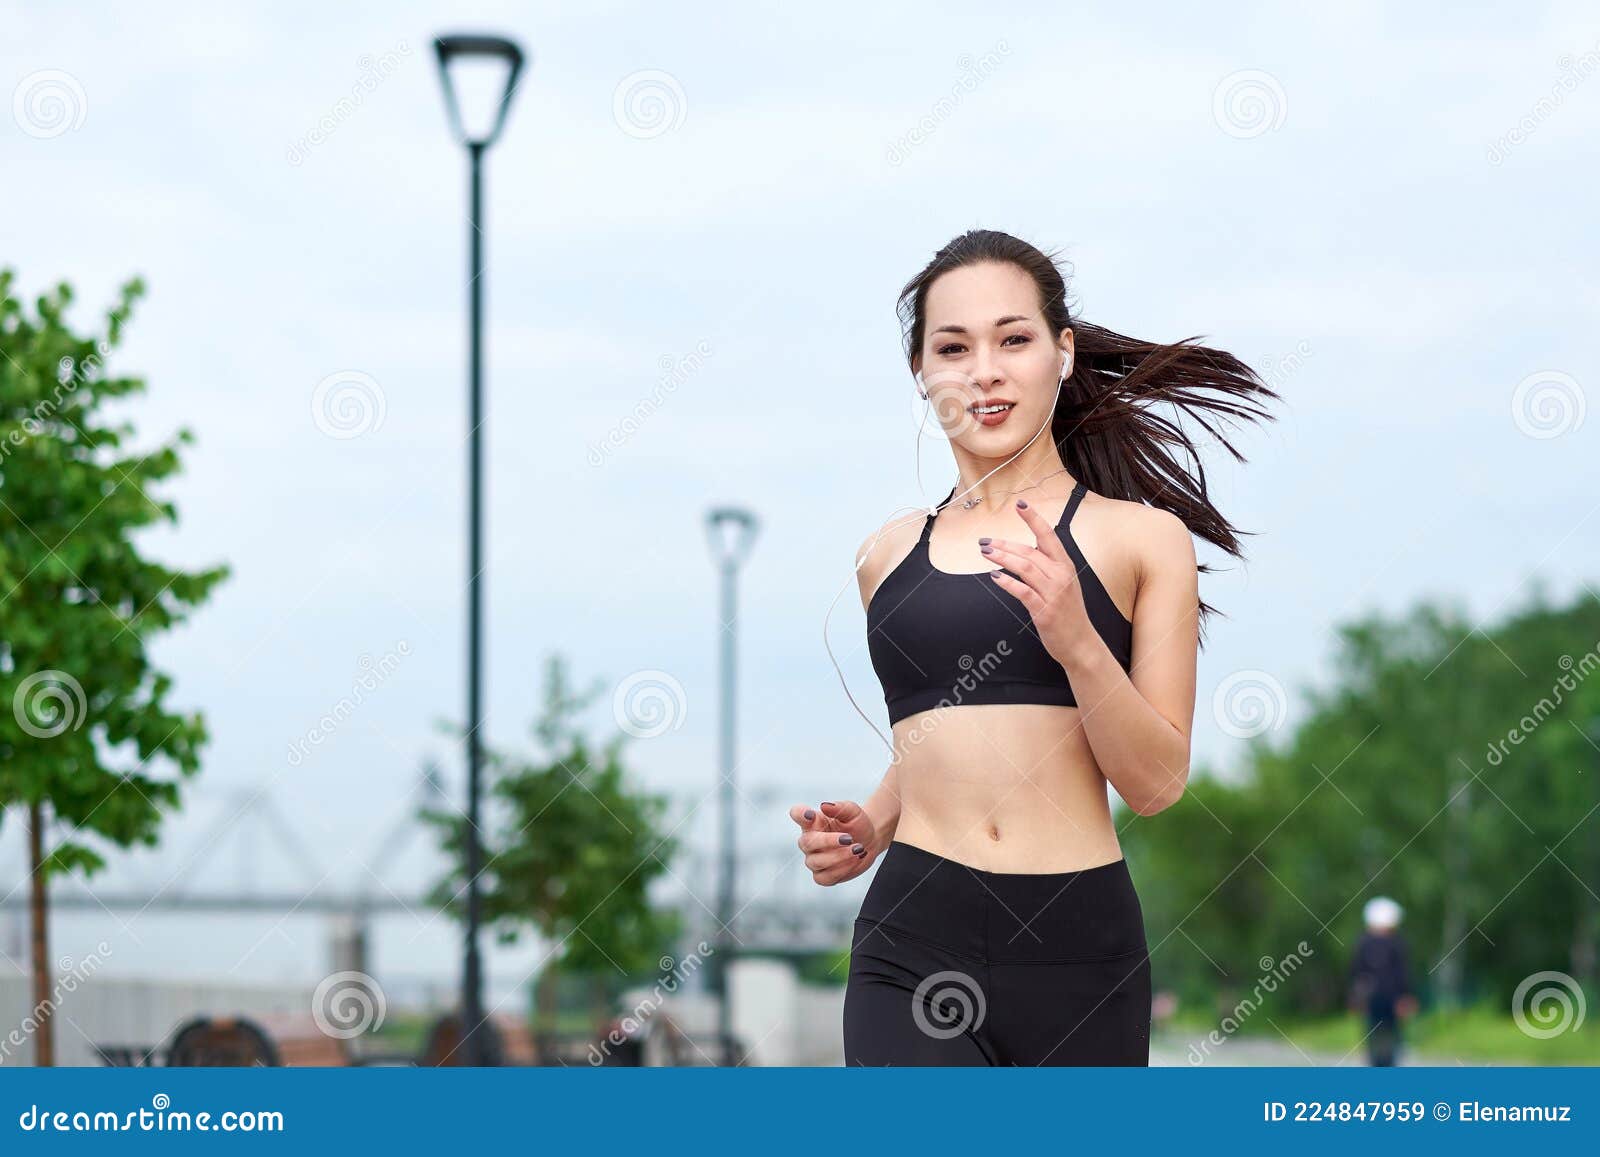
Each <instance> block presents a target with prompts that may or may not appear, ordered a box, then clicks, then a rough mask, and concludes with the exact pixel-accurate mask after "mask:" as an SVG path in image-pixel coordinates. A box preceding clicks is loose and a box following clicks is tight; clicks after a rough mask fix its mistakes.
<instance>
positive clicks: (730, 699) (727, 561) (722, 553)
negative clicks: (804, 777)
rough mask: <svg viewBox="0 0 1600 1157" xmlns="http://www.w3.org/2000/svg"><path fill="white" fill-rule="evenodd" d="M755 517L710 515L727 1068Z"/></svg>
mask: <svg viewBox="0 0 1600 1157" xmlns="http://www.w3.org/2000/svg"><path fill="white" fill-rule="evenodd" d="M756 527H757V522H756V516H755V515H754V514H752V513H751V512H750V511H748V510H742V509H740V508H738V507H733V506H719V507H716V508H715V509H713V510H711V511H710V512H708V513H707V515H706V537H707V538H708V539H709V540H710V543H711V555H712V558H713V559H714V560H715V561H716V563H717V567H718V570H720V571H721V574H722V606H721V610H720V611H719V613H718V619H719V621H720V622H721V624H722V629H721V631H720V632H719V635H720V638H721V643H722V646H721V651H722V661H721V667H722V679H721V683H722V710H721V716H722V728H721V730H722V734H721V740H720V742H719V744H718V754H719V757H720V758H719V762H720V763H721V765H722V783H721V791H720V793H719V795H720V799H721V804H722V807H721V811H722V840H721V847H720V849H719V850H720V852H721V853H722V855H721V865H720V869H719V871H718V873H717V932H716V942H717V944H716V948H717V952H716V956H715V957H714V959H713V965H712V969H711V976H712V978H713V981H714V990H715V993H716V998H717V1037H718V1040H717V1046H718V1049H719V1055H720V1056H721V1057H722V1058H723V1061H724V1063H728V1062H730V1061H731V1060H732V1054H733V1011H732V1002H731V1000H730V994H729V991H728V965H729V956H730V955H731V954H732V948H733V929H732V924H733V914H734V865H735V857H736V855H737V845H736V843H735V832H734V815H735V811H734V783H733V770H734V758H733V734H734V731H733V704H734V659H735V657H736V651H735V646H734V644H735V643H736V642H737V638H738V613H737V604H736V600H735V588H736V586H737V583H738V578H739V564H740V563H742V562H743V561H744V560H745V558H746V556H747V555H748V554H749V553H750V548H751V546H752V545H753V544H754V543H755V537H756Z"/></svg>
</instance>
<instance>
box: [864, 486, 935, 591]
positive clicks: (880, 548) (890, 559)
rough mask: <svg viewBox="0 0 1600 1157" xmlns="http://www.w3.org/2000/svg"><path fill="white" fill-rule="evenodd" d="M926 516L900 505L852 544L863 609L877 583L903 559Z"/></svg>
mask: <svg viewBox="0 0 1600 1157" xmlns="http://www.w3.org/2000/svg"><path fill="white" fill-rule="evenodd" d="M926 518H927V511H922V512H920V513H918V512H914V511H908V510H906V509H904V508H902V509H900V510H898V511H896V512H895V513H894V514H891V515H890V516H889V517H888V518H886V519H885V520H884V521H883V522H882V523H880V524H879V525H878V527H877V529H875V530H873V531H872V532H871V533H870V534H868V535H867V537H866V538H864V539H862V540H861V545H860V546H858V547H856V556H855V564H856V581H857V583H858V584H859V585H860V588H861V606H862V609H863V610H865V609H866V607H867V606H868V604H869V603H871V601H872V592H873V591H875V590H877V589H878V584H879V583H881V582H882V581H883V580H884V579H885V578H887V577H888V575H889V572H890V571H892V570H893V569H894V568H895V567H896V566H898V565H900V563H902V562H904V561H905V558H906V556H907V555H908V554H910V553H911V548H912V547H914V546H915V545H916V543H917V539H919V538H920V537H922V525H923V522H924V520H925V519H926Z"/></svg>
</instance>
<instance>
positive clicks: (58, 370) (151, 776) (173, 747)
mask: <svg viewBox="0 0 1600 1157" xmlns="http://www.w3.org/2000/svg"><path fill="white" fill-rule="evenodd" d="M13 281H14V275H13V273H12V272H11V271H10V270H0V615H3V618H0V622H3V623H4V631H3V632H0V694H3V696H4V702H3V703H0V819H3V818H4V816H5V814H6V812H5V809H8V808H10V807H11V806H13V805H16V806H18V807H20V808H22V809H25V810H26V813H27V816H28V824H29V847H30V860H29V878H30V882H31V888H32V899H31V909H32V913H31V914H32V921H31V929H32V930H31V937H30V938H31V954H32V961H33V979H34V998H35V1008H36V1012H37V1013H38V1015H39V1016H40V1020H41V1023H40V1027H39V1032H38V1034H37V1036H36V1042H37V1043H36V1055H37V1058H38V1062H39V1063H40V1064H41V1065H48V1064H52V1063H54V1047H53V1038H52V1034H51V1022H50V1019H49V1012H50V1010H51V1003H50V1000H49V990H50V986H51V981H52V976H51V969H50V967H49V951H48V945H47V939H46V929H47V927H48V921H47V914H46V911H45V896H46V889H45V883H46V881H47V880H48V879H49V878H50V877H52V876H55V875H57V874H60V873H68V872H72V871H81V872H82V873H83V874H84V875H85V876H92V875H93V874H94V873H95V872H97V871H98V870H99V869H101V868H102V867H104V865H105V860H104V859H103V858H102V856H101V855H100V854H99V852H98V851H96V850H95V847H94V841H93V840H92V839H91V837H100V838H102V839H104V840H106V841H109V842H110V843H111V844H113V845H116V846H118V847H124V848H126V847H131V846H133V845H135V844H145V845H154V844H155V843H157V842H158V834H159V829H160V822H161V818H162V814H163V812H164V811H167V810H175V809H177V808H178V806H179V784H178V781H175V780H174V779H172V778H159V777H158V775H157V774H155V773H156V772H158V771H160V770H163V769H170V768H176V770H177V772H178V773H179V777H180V779H181V777H183V776H192V775H194V774H195V773H196V772H197V771H198V770H199V767H200V750H201V747H202V746H203V744H204V742H205V739H206V731H205V726H204V722H203V720H202V718H201V716H200V715H199V714H197V713H189V714H186V713H182V712H180V711H177V710H175V709H174V708H172V707H171V706H170V705H169V704H168V702H167V697H168V692H169V690H170V689H171V685H172V680H171V678H170V677H169V676H167V675H166V674H164V673H162V672H161V671H159V670H157V669H156V668H155V667H153V666H152V665H151V663H150V661H149V656H148V644H149V643H150V641H151V639H152V637H153V636H155V635H157V634H158V633H159V632H161V631H164V630H166V629H168V628H170V627H172V626H173V625H175V624H177V623H179V622H181V621H183V619H184V618H185V617H186V616H187V614H188V612H189V611H190V610H191V609H192V608H194V607H196V606H197V605H199V604H200V603H201V602H203V601H204V600H205V598H206V597H207V595H208V594H209V592H210V591H211V588H212V587H213V586H214V585H216V584H217V583H218V582H220V581H221V580H222V579H223V578H224V577H225V576H226V575H227V573H228V570H227V568H226V567H225V566H219V567H215V568H212V569H209V570H203V571H197V572H184V571H178V570H171V569H169V568H167V567H165V566H162V565H161V564H159V563H157V562H154V561H151V560H150V559H147V558H145V557H144V556H143V555H142V554H141V553H140V551H139V549H138V548H137V546H136V545H135V542H134V537H135V533H136V532H137V531H138V530H139V529H141V528H143V527H147V526H150V525H152V524H156V523H170V524H175V523H176V522H177V521H178V514H177V510H176V509H175V507H174V506H173V504H172V503H170V502H167V501H163V500H161V499H159V498H158V497H157V496H156V495H155V493H154V490H155V486H156V484H157V483H159V482H161V481H162V480H164V479H167V478H170V477H171V476H173V475H174V474H176V473H177V472H178V470H179V467H180V462H179V456H178V451H179V446H180V444H182V443H186V442H190V441H192V440H193V439H192V435H191V434H190V433H189V431H188V430H186V429H181V430H179V431H178V433H177V434H176V435H175V436H174V438H173V439H172V440H171V441H170V442H168V443H167V444H165V445H162V446H159V447H157V448H156V449H154V450H152V451H149V452H138V451H133V450H129V449H126V448H125V444H126V442H127V441H128V440H129V439H131V438H132V436H133V435H134V433H135V430H134V427H133V426H132V424H130V423H127V422H122V423H117V424H112V423H111V422H110V420H109V419H108V418H107V417H106V416H105V413H104V410H105V408H106V407H107V404H108V403H111V402H113V401H114V400H118V399H124V398H127V397H129V396H131V395H133V394H136V393H139V392H142V391H143V390H144V389H145V383H144V382H143V381H142V380H140V379H138V378H130V377H113V376H111V375H110V374H109V373H107V371H106V359H107V357H108V355H109V354H110V352H111V350H112V349H113V348H115V347H116V346H117V345H118V344H119V342H120V341H121V338H122V331H123V328H124V326H125V325H126V323H127V321H128V318H129V316H130V315H131V313H132V309H133V304H134V302H135V300H137V298H138V297H139V296H140V295H141V294H142V293H143V291H144V287H143V284H142V283H141V282H140V281H138V280H137V279H135V280H133V281H130V282H128V283H127V284H126V285H125V286H123V288H122V290H121V293H120V296H119V300H118V302H117V304H116V306H115V307H113V308H112V309H111V310H110V311H109V313H108V314H107V316H106V324H105V329H104V332H103V333H101V334H98V335H94V336H83V335H80V334H77V333H74V332H73V330H72V329H71V328H70V326H69V325H68V323H67V321H66V318H65V314H66V310H67V307H68V306H69V305H70V304H71V302H72V296H73V295H72V290H71V288H70V287H69V286H68V285H66V284H60V285H57V286H56V287H55V288H54V289H53V290H51V291H50V292H48V293H45V294H44V295H42V296H40V297H39V298H38V299H37V301H36V302H35V304H34V308H33V310H32V311H31V312H30V311H29V310H28V309H27V307H26V306H25V304H24V303H23V302H22V301H21V300H20V299H19V298H18V297H17V296H15V295H14V294H13V291H12V287H13ZM49 815H53V817H54V819H55V821H56V823H57V824H58V825H65V826H67V834H66V835H65V837H64V838H62V839H60V840H58V841H57V842H56V843H54V844H53V846H52V845H49V834H50V833H48V832H47V830H46V822H47V818H48V816H49Z"/></svg>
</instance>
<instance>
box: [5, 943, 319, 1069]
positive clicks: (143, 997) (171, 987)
mask: <svg viewBox="0 0 1600 1157" xmlns="http://www.w3.org/2000/svg"><path fill="white" fill-rule="evenodd" d="M32 985H33V982H32V979H31V978H30V977H29V976H28V975H27V974H26V973H24V972H20V971H18V970H17V969H16V968H14V967H13V966H11V965H8V964H5V963H4V962H0V1068H6V1067H10V1068H17V1067H22V1066H26V1065H32V1064H33V1063H34V1048H35V1042H34V1040H33V1037H32V1035H31V1033H30V1032H29V1030H28V1029H27V1027H26V1025H25V1022H26V1021H27V1020H28V1019H29V1017H30V1016H31V1014H32V1012H33V987H32ZM313 988H314V986H312V985H305V986H303V987H302V986H294V985H282V986H263V985H244V984H225V983H214V984H207V983H204V982H193V981H168V980H136V979H126V978H113V977H108V976H105V975H103V974H98V975H89V976H87V977H84V978H82V979H76V978H74V979H72V980H70V981H66V980H63V979H58V980H57V982H56V986H55V989H54V991H53V993H52V995H51V999H52V1000H53V1001H54V1003H55V1012H54V1015H53V1016H52V1017H51V1031H52V1033H53V1035H54V1037H55V1046H56V1064H58V1065H91V1066H98V1065H100V1064H101V1061H100V1058H99V1057H98V1055H97V1054H96V1053H95V1051H94V1048H93V1045H92V1044H91V1042H93V1043H96V1044H121V1045H145V1046H148V1045H153V1044H156V1043H157V1042H159V1041H162V1040H165V1039H166V1037H167V1036H168V1035H169V1034H170V1033H171V1032H172V1031H173V1030H174V1029H175V1028H177V1027H178V1025H179V1024H181V1023H183V1022H184V1021H187V1020H189V1019H190V1018H191V1017H194V1016H200V1015H205V1014H211V1015H216V1016H222V1015H246V1016H248V1015H253V1014H261V1013H268V1012H294V1013H302V1014H305V1013H309V1012H310V1011H311V995H312V992H313Z"/></svg>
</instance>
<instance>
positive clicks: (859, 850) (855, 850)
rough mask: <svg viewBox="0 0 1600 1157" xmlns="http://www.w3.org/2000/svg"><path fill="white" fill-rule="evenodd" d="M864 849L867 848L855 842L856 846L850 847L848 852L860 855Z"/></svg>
mask: <svg viewBox="0 0 1600 1157" xmlns="http://www.w3.org/2000/svg"><path fill="white" fill-rule="evenodd" d="M866 850H867V849H866V848H864V847H862V846H861V845H860V844H857V845H856V846H855V847H853V848H851V849H850V853H851V854H852V855H856V856H859V855H861V854H862V853H863V852H865V851H866Z"/></svg>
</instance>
